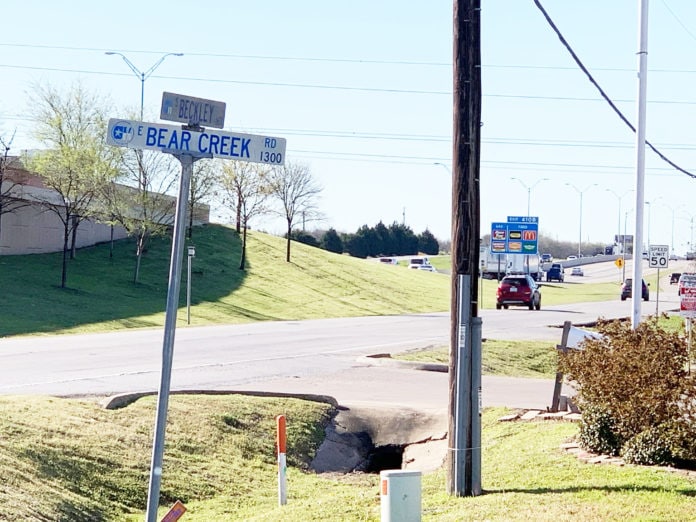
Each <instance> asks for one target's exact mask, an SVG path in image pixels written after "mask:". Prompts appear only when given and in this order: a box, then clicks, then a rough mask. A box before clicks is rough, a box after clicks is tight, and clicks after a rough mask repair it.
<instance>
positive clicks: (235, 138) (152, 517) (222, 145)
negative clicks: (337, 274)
mask: <svg viewBox="0 0 696 522" xmlns="http://www.w3.org/2000/svg"><path fill="white" fill-rule="evenodd" d="M162 105H163V109H162V115H161V117H162V118H163V119H169V120H173V121H179V122H182V123H185V124H186V125H183V126H182V125H179V126H176V125H163V124H160V123H145V122H136V121H130V120H119V119H111V120H109V126H108V130H107V137H106V141H107V143H108V144H109V145H115V146H118V147H128V148H133V149H140V150H142V149H150V150H157V151H160V152H164V153H168V154H172V155H173V156H175V157H176V158H177V159H178V160H179V161H180V162H181V182H180V185H179V198H178V201H177V207H176V215H175V217H174V236H173V240H172V254H171V262H170V269H169V287H168V290H167V312H166V318H165V325H164V342H163V346H162V373H161V379H160V387H159V393H158V395H157V416H156V419H155V435H154V441H153V449H152V463H151V466H150V483H149V488H148V497H147V512H146V520H147V522H156V520H157V508H158V506H159V497H160V485H161V481H162V462H163V460H164V436H165V431H166V426H167V410H168V406H169V392H170V387H171V374H172V362H173V358H174V334H175V332H176V315H177V310H178V303H179V291H180V281H181V265H182V264H183V260H182V259H183V253H184V232H185V230H186V209H187V207H188V194H189V188H190V183H191V176H192V174H193V163H194V162H195V161H198V160H199V159H202V158H213V157H217V158H223V159H236V160H239V161H248V162H253V163H265V164H271V165H282V164H283V163H284V162H285V139H284V138H275V137H271V136H256V135H252V134H240V133H231V132H225V131H210V130H207V129H204V128H203V127H201V126H200V123H202V122H206V123H209V124H210V125H211V126H217V127H222V125H223V123H224V104H222V103H221V102H214V101H210V100H202V99H200V98H192V97H189V98H187V97H185V96H182V95H178V94H172V93H165V95H164V97H163V103H162ZM220 111H222V112H223V114H222V116H221V117H219V118H216V116H219V112H220Z"/></svg>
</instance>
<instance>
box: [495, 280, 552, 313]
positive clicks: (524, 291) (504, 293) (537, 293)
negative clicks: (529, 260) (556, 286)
mask: <svg viewBox="0 0 696 522" xmlns="http://www.w3.org/2000/svg"><path fill="white" fill-rule="evenodd" d="M510 305H513V306H526V307H528V308H529V309H530V310H534V309H536V310H541V290H540V289H539V285H537V284H536V281H534V279H533V278H532V277H531V276H529V275H509V276H505V277H503V279H502V280H501V281H500V283H499V284H498V290H497V291H496V301H495V307H496V308H497V309H498V310H500V309H501V308H505V309H506V310H507V308H508V306H510Z"/></svg>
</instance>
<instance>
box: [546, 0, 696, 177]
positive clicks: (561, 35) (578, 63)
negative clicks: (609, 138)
mask: <svg viewBox="0 0 696 522" xmlns="http://www.w3.org/2000/svg"><path fill="white" fill-rule="evenodd" d="M534 4H535V5H536V6H537V8H538V9H539V10H540V11H541V13H542V14H543V15H544V18H546V21H547V23H548V24H549V25H550V26H551V28H552V29H553V31H554V32H555V33H556V36H558V39H559V40H560V41H561V43H562V44H563V46H564V47H565V48H566V49H567V50H568V52H569V53H570V55H571V56H572V58H573V60H574V61H575V63H576V64H577V65H578V67H580V69H581V70H582V72H584V73H585V76H587V78H588V80H589V81H590V83H592V85H594V86H595V88H596V89H597V91H599V94H600V95H601V96H602V98H604V100H605V101H606V102H607V103H608V104H609V106H610V107H611V108H612V109H613V110H614V112H615V113H616V114H617V115H618V116H619V118H620V119H621V121H623V122H624V123H625V124H626V126H628V128H629V129H631V130H632V131H633V132H634V133H635V132H636V129H635V127H634V126H633V124H632V123H631V122H630V121H628V119H627V118H626V116H624V115H623V113H622V112H621V111H620V110H619V108H618V107H617V106H616V105H615V104H614V102H613V101H612V100H611V98H610V97H609V96H608V95H607V94H606V93H605V92H604V90H603V89H602V88H601V87H600V85H599V83H598V82H597V80H595V79H594V77H593V76H592V74H590V71H589V70H588V69H587V67H585V65H584V64H583V63H582V61H581V60H580V58H579V57H578V55H577V54H575V51H573V48H572V47H571V46H570V44H569V43H568V41H567V40H566V39H565V37H564V36H563V34H562V33H561V31H560V30H559V29H558V27H556V24H555V23H554V22H553V20H552V19H551V17H550V16H549V14H548V13H547V12H546V10H545V9H544V7H543V6H542V5H541V3H540V2H539V0H534ZM645 144H646V145H647V146H648V147H650V148H651V149H652V151H653V152H654V153H655V154H657V155H658V156H659V157H660V158H661V159H662V160H663V161H665V162H666V163H668V164H669V165H671V166H672V167H674V168H675V169H677V170H679V171H680V172H682V173H684V174H686V175H687V176H689V177H690V178H696V175H695V174H692V173H691V172H689V171H687V170H685V169H683V168H681V167H680V166H679V165H677V164H676V163H674V162H673V161H672V160H670V159H669V158H667V156H665V155H664V154H662V153H661V152H660V151H659V150H657V148H656V147H655V146H654V145H653V144H652V143H650V142H649V141H648V140H645Z"/></svg>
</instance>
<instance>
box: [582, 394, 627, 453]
mask: <svg viewBox="0 0 696 522" xmlns="http://www.w3.org/2000/svg"><path fill="white" fill-rule="evenodd" d="M578 439H579V440H578V442H579V443H580V446H581V447H583V448H585V449H586V450H587V451H591V452H592V453H601V454H602V455H618V454H619V451H620V450H621V438H620V437H619V436H618V435H617V434H616V423H615V422H614V419H613V418H612V416H611V414H610V413H609V412H607V411H605V410H602V409H601V408H597V407H592V406H590V407H588V408H586V409H584V410H583V412H582V421H581V422H580V434H579V436H578Z"/></svg>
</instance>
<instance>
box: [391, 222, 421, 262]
mask: <svg viewBox="0 0 696 522" xmlns="http://www.w3.org/2000/svg"><path fill="white" fill-rule="evenodd" d="M389 232H390V233H391V236H392V238H393V240H394V250H395V255H399V256H407V255H411V254H417V253H418V238H417V237H416V235H415V234H414V233H413V230H411V228H410V227H408V226H406V225H400V224H399V223H396V222H394V223H392V224H391V225H390V226H389Z"/></svg>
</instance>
